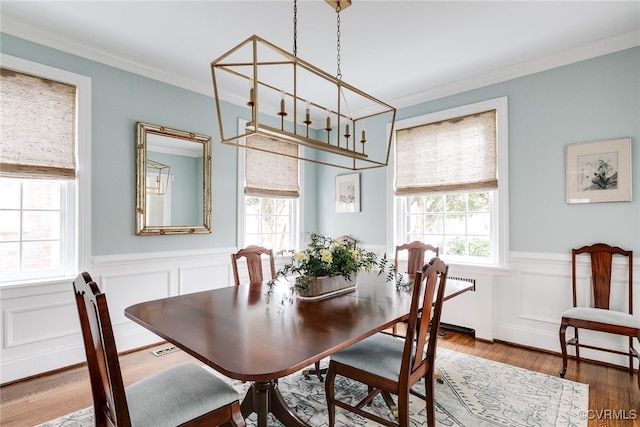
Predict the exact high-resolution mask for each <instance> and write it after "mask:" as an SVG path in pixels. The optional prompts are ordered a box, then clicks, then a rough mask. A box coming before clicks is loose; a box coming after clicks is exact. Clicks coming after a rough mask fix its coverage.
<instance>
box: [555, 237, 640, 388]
mask: <svg viewBox="0 0 640 427" xmlns="http://www.w3.org/2000/svg"><path fill="white" fill-rule="evenodd" d="M581 254H589V255H590V264H591V289H590V291H591V296H592V297H593V304H592V305H591V306H579V305H578V298H577V294H578V289H577V288H578V286H577V278H576V260H577V257H578V255H581ZM614 255H618V256H621V257H626V258H627V259H626V261H627V262H626V263H625V264H626V269H627V271H628V273H627V274H628V276H627V279H626V280H625V282H627V283H626V284H625V287H626V290H625V291H624V292H623V293H622V294H626V295H627V300H628V306H627V309H626V310H619V309H618V310H616V309H612V308H611V289H612V285H613V286H616V285H615V282H613V283H612V281H611V268H612V264H613V257H614ZM571 275H572V280H571V284H572V290H573V308H570V309H568V310H567V311H565V312H564V313H562V320H561V322H560V349H561V351H562V369H561V370H560V376H561V377H562V378H564V376H565V374H566V372H567V359H568V356H567V346H569V345H571V346H574V347H575V349H576V362H580V347H584V348H589V349H592V350H599V351H606V352H609V353H615V354H621V355H625V356H626V355H628V356H629V374H630V375H633V359H634V358H638V359H640V355H639V354H638V351H637V350H636V349H635V348H634V346H633V339H634V338H636V339H637V340H638V341H639V342H640V319H638V317H637V316H634V314H633V251H628V250H624V249H621V248H619V247H613V246H609V245H607V244H605V243H596V244H594V245H591V246H583V247H581V248H579V249H572V251H571ZM568 327H573V328H574V335H573V338H571V339H569V340H568V341H567V339H566V331H567V328H568ZM578 329H589V330H592V331H599V332H606V333H609V334H616V335H624V336H626V337H627V338H628V339H629V348H628V351H620V350H617V349H612V348H606V347H602V346H595V345H590V344H583V343H581V342H580V341H579V339H578ZM638 387H640V374H639V375H638Z"/></svg>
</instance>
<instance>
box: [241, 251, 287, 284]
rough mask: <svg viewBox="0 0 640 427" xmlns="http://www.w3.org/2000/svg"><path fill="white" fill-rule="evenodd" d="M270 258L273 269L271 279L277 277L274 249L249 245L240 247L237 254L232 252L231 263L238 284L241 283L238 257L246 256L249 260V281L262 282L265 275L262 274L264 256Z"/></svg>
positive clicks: (271, 268) (270, 265)
mask: <svg viewBox="0 0 640 427" xmlns="http://www.w3.org/2000/svg"><path fill="white" fill-rule="evenodd" d="M263 256H267V257H268V258H269V267H270V270H271V279H275V278H276V264H275V261H274V259H273V250H272V249H268V248H264V247H262V246H256V245H249V246H247V247H246V248H244V249H240V250H239V251H238V252H236V253H235V254H231V265H232V266H233V278H234V280H235V283H236V286H238V285H240V275H239V274H238V259H240V258H245V260H246V262H247V270H248V272H249V283H262V282H263V281H264V276H263V274H262V257H263Z"/></svg>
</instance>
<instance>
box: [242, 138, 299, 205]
mask: <svg viewBox="0 0 640 427" xmlns="http://www.w3.org/2000/svg"><path fill="white" fill-rule="evenodd" d="M246 144H247V146H248V147H258V148H262V149H269V150H271V151H275V152H278V153H282V154H283V155H279V154H273V153H268V152H265V151H259V150H256V149H245V150H244V152H245V163H244V178H245V186H244V194H246V195H247V196H255V197H277V198H296V197H299V196H300V187H299V185H298V159H296V158H292V157H287V156H297V155H298V146H297V145H296V144H291V143H288V142H283V141H278V140H274V139H272V138H267V137H265V136H262V135H251V136H249V137H247V140H246Z"/></svg>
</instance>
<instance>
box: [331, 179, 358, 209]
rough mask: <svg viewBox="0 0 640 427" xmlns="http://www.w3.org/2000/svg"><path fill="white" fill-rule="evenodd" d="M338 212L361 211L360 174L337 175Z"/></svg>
mask: <svg viewBox="0 0 640 427" xmlns="http://www.w3.org/2000/svg"><path fill="white" fill-rule="evenodd" d="M336 212H360V174H359V173H353V174H349V175H338V176H336Z"/></svg>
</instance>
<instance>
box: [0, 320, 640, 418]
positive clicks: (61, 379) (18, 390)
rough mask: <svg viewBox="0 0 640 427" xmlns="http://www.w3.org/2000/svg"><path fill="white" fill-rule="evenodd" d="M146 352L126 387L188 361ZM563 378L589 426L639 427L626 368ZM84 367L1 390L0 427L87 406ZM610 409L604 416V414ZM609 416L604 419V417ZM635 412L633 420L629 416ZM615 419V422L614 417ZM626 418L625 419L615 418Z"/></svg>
mask: <svg viewBox="0 0 640 427" xmlns="http://www.w3.org/2000/svg"><path fill="white" fill-rule="evenodd" d="M438 343H439V345H440V346H442V347H444V348H448V349H451V350H456V351H460V352H464V353H468V354H472V355H474V356H479V357H484V358H486V359H491V360H495V361H498V362H502V363H508V364H510V365H514V366H519V367H522V368H526V369H530V370H533V371H538V372H541V373H544V374H548V375H554V376H555V375H557V373H558V371H559V369H560V367H561V366H562V360H561V357H560V356H559V355H555V354H550V353H544V352H539V351H534V350H529V349H525V348H521V347H517V346H513V345H509V344H505V343H488V342H484V341H477V340H474V339H473V338H472V337H470V336H468V335H463V334H459V333H456V332H447V333H446V334H445V336H444V337H442V338H440V339H439V341H438ZM163 346H164V345H160V346H158V347H152V348H147V349H143V350H139V351H136V352H133V353H129V354H125V355H122V356H121V357H120V364H121V369H122V372H123V377H124V381H125V384H130V383H132V382H135V381H137V380H139V379H141V378H144V377H146V376H148V375H150V374H152V373H154V372H157V371H159V370H162V369H165V368H167V367H169V366H172V365H174V364H177V363H179V362H182V361H186V360H192V361H195V362H196V363H199V362H198V361H197V360H195V359H193V358H192V357H191V356H189V355H188V354H186V353H185V352H183V351H177V352H174V353H169V354H166V355H164V356H161V357H156V356H154V355H153V354H151V350H154V349H156V348H160V347H163ZM567 379H569V380H573V381H577V382H582V383H589V385H590V386H589V409H590V410H591V412H590V413H589V418H590V419H589V424H588V425H589V427H596V426H611V427H617V426H620V427H630V426H640V390H639V389H638V384H637V380H636V377H635V376H633V377H632V376H630V375H629V373H628V372H627V370H625V369H621V368H613V367H608V366H602V365H597V364H594V363H588V362H581V363H580V364H579V365H578V364H576V363H575V362H574V361H570V362H569V367H568V370H567ZM88 381H89V380H88V373H87V368H86V366H80V367H75V368H70V369H67V370H64V371H60V372H56V373H53V374H50V375H45V376H41V377H37V378H33V379H29V380H25V381H21V382H17V383H13V384H8V385H5V386H2V387H0V425H2V426H3V427H25V426H33V425H37V424H39V423H43V422H45V421H49V420H51V419H53V418H57V417H59V416H62V415H65V414H68V413H70V412H73V411H76V410H79V409H82V408H86V407H88V406H91V404H92V403H91V389H90V386H89V382H88ZM607 411H609V412H607ZM607 414H608V415H607ZM634 414H637V415H638V416H637V418H638V419H637V420H632V419H630V418H633V417H634ZM598 415H601V416H600V419H598ZM616 418H617V419H616ZM620 418H626V419H620Z"/></svg>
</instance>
